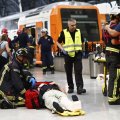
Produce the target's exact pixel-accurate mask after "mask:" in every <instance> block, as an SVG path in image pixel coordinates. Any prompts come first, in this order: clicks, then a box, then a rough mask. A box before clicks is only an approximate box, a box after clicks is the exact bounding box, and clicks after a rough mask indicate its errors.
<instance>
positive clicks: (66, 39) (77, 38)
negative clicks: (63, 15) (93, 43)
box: [58, 29, 86, 94]
mask: <svg viewBox="0 0 120 120" xmlns="http://www.w3.org/2000/svg"><path fill="white" fill-rule="evenodd" d="M82 40H83V39H82V38H81V32H80V30H79V29H76V30H75V31H74V32H69V30H68V29H64V30H63V31H62V32H61V34H60V36H59V38H58V42H59V43H63V48H64V50H65V51H66V52H67V53H68V55H65V56H64V59H65V71H66V76H67V83H68V87H69V90H72V91H69V92H68V93H72V92H73V89H74V83H73V77H72V68H73V64H74V71H75V81H76V86H77V93H78V94H81V93H84V92H86V90H85V89H83V87H84V83H83V77H82V42H83V41H82Z"/></svg>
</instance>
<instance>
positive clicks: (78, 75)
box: [74, 52, 86, 94]
mask: <svg viewBox="0 0 120 120" xmlns="http://www.w3.org/2000/svg"><path fill="white" fill-rule="evenodd" d="M74 71H75V81H76V86H77V93H78V94H81V93H85V92H86V90H85V89H83V87H84V83H83V77H82V53H81V52H80V53H77V55H76V57H75V61H74Z"/></svg>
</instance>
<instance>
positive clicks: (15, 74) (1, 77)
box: [0, 48, 36, 108]
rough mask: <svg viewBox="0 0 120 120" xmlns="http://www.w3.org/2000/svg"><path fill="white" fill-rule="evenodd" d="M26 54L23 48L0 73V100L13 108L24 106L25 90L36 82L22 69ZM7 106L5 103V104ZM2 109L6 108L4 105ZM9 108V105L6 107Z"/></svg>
mask: <svg viewBox="0 0 120 120" xmlns="http://www.w3.org/2000/svg"><path fill="white" fill-rule="evenodd" d="M27 56H28V52H27V50H26V49H25V48H20V49H18V50H17V51H16V53H15V57H14V59H13V61H12V63H9V64H6V65H5V66H4V67H3V69H2V70H1V72H0V99H1V101H2V100H3V99H5V100H6V101H7V102H8V101H9V103H14V105H15V106H24V104H25V99H24V94H25V91H26V89H29V88H30V87H34V85H35V83H36V80H35V78H34V77H33V76H32V74H31V73H30V72H29V71H28V70H26V69H24V63H25V62H26V61H27V58H28V57H27ZM1 104H2V102H1ZM6 104H7V103H6ZM1 106H2V107H5V108H7V107H6V106H4V105H1ZM8 106H9V105H8Z"/></svg>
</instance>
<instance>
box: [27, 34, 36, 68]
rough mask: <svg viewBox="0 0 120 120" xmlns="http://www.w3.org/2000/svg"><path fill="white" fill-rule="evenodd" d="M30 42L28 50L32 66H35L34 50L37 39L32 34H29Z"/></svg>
mask: <svg viewBox="0 0 120 120" xmlns="http://www.w3.org/2000/svg"><path fill="white" fill-rule="evenodd" d="M29 42H30V45H29V46H28V51H29V56H30V59H29V62H30V67H33V66H34V65H33V58H34V50H35V39H34V38H33V36H32V35H29Z"/></svg>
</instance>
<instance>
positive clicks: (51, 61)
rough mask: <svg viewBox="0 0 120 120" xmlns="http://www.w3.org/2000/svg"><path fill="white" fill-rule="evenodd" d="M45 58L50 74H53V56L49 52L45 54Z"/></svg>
mask: <svg viewBox="0 0 120 120" xmlns="http://www.w3.org/2000/svg"><path fill="white" fill-rule="evenodd" d="M47 58H48V62H49V66H50V70H51V74H54V71H55V69H54V63H53V56H52V53H51V51H50V52H48V53H47Z"/></svg>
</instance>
